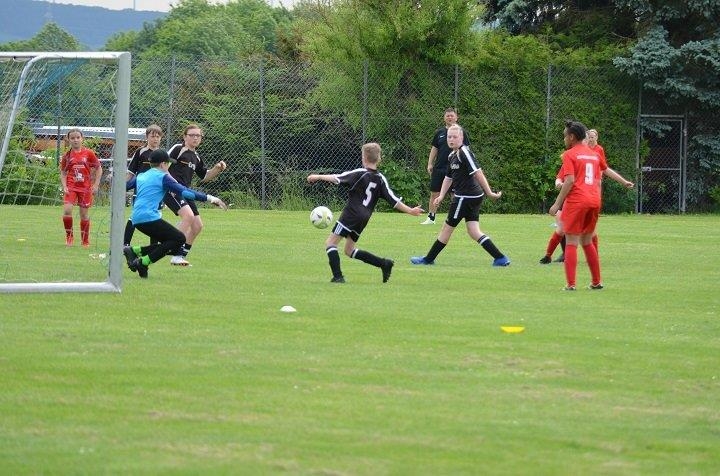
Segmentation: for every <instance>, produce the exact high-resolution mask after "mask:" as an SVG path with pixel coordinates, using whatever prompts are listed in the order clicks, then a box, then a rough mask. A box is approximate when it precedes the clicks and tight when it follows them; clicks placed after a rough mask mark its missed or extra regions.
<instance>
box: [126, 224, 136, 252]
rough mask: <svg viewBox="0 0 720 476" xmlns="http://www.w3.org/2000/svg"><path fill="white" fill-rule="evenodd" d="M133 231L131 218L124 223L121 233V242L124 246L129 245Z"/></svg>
mask: <svg viewBox="0 0 720 476" xmlns="http://www.w3.org/2000/svg"><path fill="white" fill-rule="evenodd" d="M134 232H135V225H133V222H132V220H128V221H127V223H125V234H124V235H123V244H124V245H125V246H130V242H131V241H132V237H133V233H134Z"/></svg>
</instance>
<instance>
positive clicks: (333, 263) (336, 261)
mask: <svg viewBox="0 0 720 476" xmlns="http://www.w3.org/2000/svg"><path fill="white" fill-rule="evenodd" d="M325 252H326V253H327V255H328V262H329V263H330V270H331V271H332V274H333V278H341V277H342V275H343V274H342V271H341V270H340V254H339V253H338V250H337V248H336V247H334V246H328V247H327V249H326V250H325Z"/></svg>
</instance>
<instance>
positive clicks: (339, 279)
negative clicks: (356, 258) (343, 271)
mask: <svg viewBox="0 0 720 476" xmlns="http://www.w3.org/2000/svg"><path fill="white" fill-rule="evenodd" d="M330 282H331V283H344V282H345V278H344V277H342V276H338V277H337V278H332V279H331V280H330Z"/></svg>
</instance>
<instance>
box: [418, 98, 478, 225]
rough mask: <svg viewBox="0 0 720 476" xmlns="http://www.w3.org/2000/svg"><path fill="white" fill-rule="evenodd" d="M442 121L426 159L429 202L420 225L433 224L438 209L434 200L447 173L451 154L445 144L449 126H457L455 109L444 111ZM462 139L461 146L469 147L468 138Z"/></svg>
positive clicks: (465, 135) (465, 136)
mask: <svg viewBox="0 0 720 476" xmlns="http://www.w3.org/2000/svg"><path fill="white" fill-rule="evenodd" d="M443 121H445V126H444V127H440V128H439V129H437V130H436V131H435V134H434V135H433V139H432V143H431V148H430V156H429V157H428V164H427V172H428V174H430V202H429V204H428V216H427V219H426V220H425V221H424V222H422V223H421V225H434V224H435V214H436V213H437V209H438V204H436V203H435V199H436V198H437V197H438V195H439V194H440V187H442V183H443V180H444V179H445V173H446V172H447V166H448V156H449V155H450V152H451V149H450V146H448V143H447V131H448V128H449V127H450V126H452V125H454V124H457V121H458V114H457V112H456V111H455V109H453V108H451V107H449V108H447V109H445V114H444V115H443ZM463 137H464V139H463V145H470V138H469V137H468V136H467V134H463Z"/></svg>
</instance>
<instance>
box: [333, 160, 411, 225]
mask: <svg viewBox="0 0 720 476" xmlns="http://www.w3.org/2000/svg"><path fill="white" fill-rule="evenodd" d="M337 180H338V183H342V184H347V185H349V186H350V190H349V191H348V202H347V205H345V209H344V210H343V215H345V214H348V215H350V216H353V217H356V218H366V217H369V216H370V215H372V212H373V211H374V210H375V205H377V202H378V199H380V198H383V199H384V200H386V201H387V202H388V203H389V204H390V205H392V206H393V207H394V206H395V205H397V203H398V202H400V201H401V200H402V199H401V198H400V197H398V196H397V195H395V193H393V191H392V189H390V185H389V184H388V181H387V179H386V178H385V176H384V175H383V174H381V173H380V172H378V171H377V170H372V169H365V168H360V169H355V170H348V171H347V172H343V173H341V174H339V175H337Z"/></svg>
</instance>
